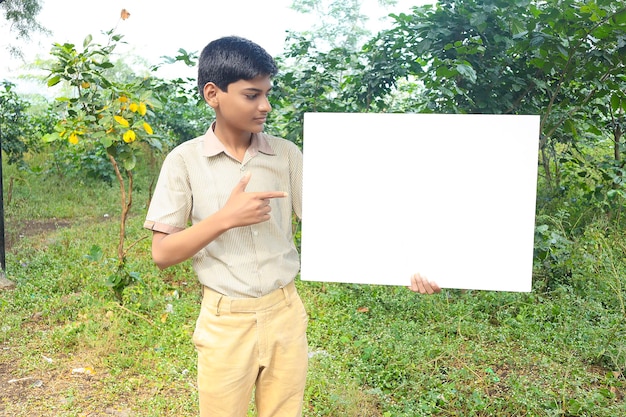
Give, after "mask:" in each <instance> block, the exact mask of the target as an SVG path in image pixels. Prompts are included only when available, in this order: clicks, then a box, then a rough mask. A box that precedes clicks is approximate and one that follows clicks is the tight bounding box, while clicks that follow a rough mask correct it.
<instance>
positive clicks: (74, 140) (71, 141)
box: [68, 132, 78, 145]
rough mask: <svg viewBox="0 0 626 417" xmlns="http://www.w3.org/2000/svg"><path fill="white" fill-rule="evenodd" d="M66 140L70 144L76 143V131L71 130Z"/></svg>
mask: <svg viewBox="0 0 626 417" xmlns="http://www.w3.org/2000/svg"><path fill="white" fill-rule="evenodd" d="M68 140H69V142H70V143H71V144H72V145H76V144H77V143H78V135H77V134H76V132H72V133H71V134H70V137H69V139H68Z"/></svg>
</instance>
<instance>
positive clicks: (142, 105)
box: [139, 101, 148, 116]
mask: <svg viewBox="0 0 626 417" xmlns="http://www.w3.org/2000/svg"><path fill="white" fill-rule="evenodd" d="M147 111H148V109H147V108H146V103H144V102H143V101H142V102H141V103H139V114H140V115H142V116H145V115H146V112H147Z"/></svg>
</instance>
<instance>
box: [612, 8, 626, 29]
mask: <svg viewBox="0 0 626 417" xmlns="http://www.w3.org/2000/svg"><path fill="white" fill-rule="evenodd" d="M613 22H615V23H616V24H618V25H624V24H626V10H622V11H621V12H619V13H617V14H616V15H615V16H613Z"/></svg>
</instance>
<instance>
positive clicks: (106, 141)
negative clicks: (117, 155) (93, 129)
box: [100, 135, 113, 149]
mask: <svg viewBox="0 0 626 417" xmlns="http://www.w3.org/2000/svg"><path fill="white" fill-rule="evenodd" d="M100 143H101V144H102V146H104V147H105V149H108V148H110V147H111V145H113V139H111V136H110V135H104V136H103V137H101V138H100Z"/></svg>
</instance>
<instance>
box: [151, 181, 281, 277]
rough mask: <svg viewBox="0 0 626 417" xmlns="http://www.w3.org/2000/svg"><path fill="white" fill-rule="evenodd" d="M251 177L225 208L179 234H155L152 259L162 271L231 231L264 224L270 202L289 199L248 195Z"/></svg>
mask: <svg viewBox="0 0 626 417" xmlns="http://www.w3.org/2000/svg"><path fill="white" fill-rule="evenodd" d="M249 181H250V174H249V173H248V174H246V175H244V176H243V177H242V178H241V181H239V183H237V185H236V186H235V188H234V189H233V191H232V192H231V194H230V197H229V198H228V201H226V204H225V205H224V207H222V208H221V209H220V210H219V211H217V212H215V213H214V214H212V215H211V216H209V217H207V218H205V219H204V220H202V221H200V222H198V223H196V224H194V225H193V226H191V227H189V228H187V229H184V230H181V231H180V232H177V233H172V234H167V233H162V232H158V231H154V232H153V234H152V259H154V262H155V263H156V264H157V266H158V267H159V268H160V269H164V268H167V267H168V266H172V265H176V264H178V263H180V262H183V261H185V260H187V259H189V258H191V257H192V256H193V255H195V254H196V253H198V251H200V250H201V249H202V248H204V247H205V246H206V245H208V244H209V243H211V242H212V241H213V240H215V239H217V238H218V237H219V236H220V235H221V234H222V233H224V232H226V231H227V230H229V229H232V228H235V227H241V226H249V225H252V224H257V223H261V222H264V221H267V220H269V218H270V214H269V213H270V211H271V208H270V199H272V198H282V197H286V195H287V194H286V193H285V192H282V191H267V192H257V193H248V192H246V186H247V185H248V182H249Z"/></svg>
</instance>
